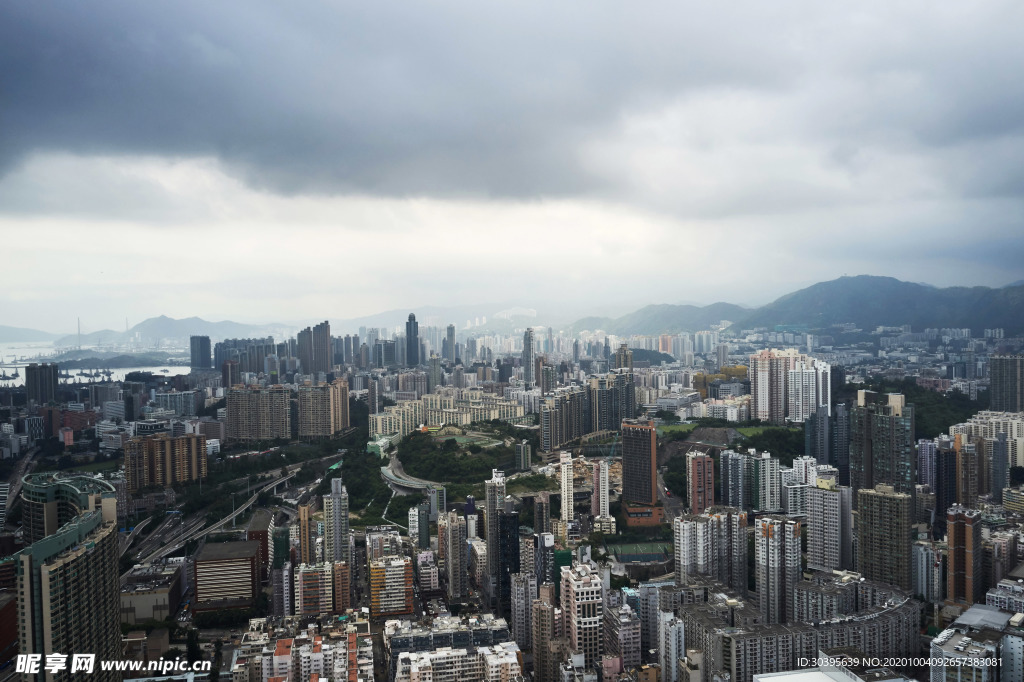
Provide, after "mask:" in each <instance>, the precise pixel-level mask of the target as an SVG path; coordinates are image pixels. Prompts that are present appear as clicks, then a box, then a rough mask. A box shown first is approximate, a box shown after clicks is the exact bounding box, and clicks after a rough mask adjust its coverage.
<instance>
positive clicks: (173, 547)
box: [139, 471, 295, 564]
mask: <svg viewBox="0 0 1024 682" xmlns="http://www.w3.org/2000/svg"><path fill="white" fill-rule="evenodd" d="M293 476H295V472H294V471H293V472H291V473H289V474H288V475H287V476H283V477H281V478H276V479H274V480H273V481H271V482H270V483H268V484H267V485H265V486H263V487H262V488H259V489H257V490H256V492H255V493H253V495H252V497H250V498H249V499H248V500H246V501H245V502H243V503H242V505H241V506H239V507H238V508H237V509H235V511H233V512H232V513H230V514H228V515H227V516H225V517H224V518H222V519H221V520H220V521H218V522H216V523H214V524H212V525H210V526H205V527H203V526H200V527H199V528H198V529H196V530H194V531H191V532H189V533H183V534H182V535H181V537H179V538H178V539H177V540H175V541H173V542H171V543H170V544H167V545H165V546H163V547H160V548H159V549H157V550H156V551H154V552H153V553H151V554H149V555H148V556H146V557H144V558H142V559H140V560H139V563H143V564H146V563H149V562H151V561H155V560H156V559H161V558H163V557H165V556H167V555H168V554H173V553H174V552H176V551H177V550H179V549H181V548H182V547H184V546H185V545H186V544H188V543H189V542H190V541H192V540H196V539H198V538H201V537H203V536H205V535H207V534H209V533H211V532H213V531H215V530H217V529H218V528H222V527H223V526H224V525H225V524H227V523H230V522H231V520H232V519H234V518H235V517H237V516H239V515H241V514H243V513H244V512H245V511H246V510H247V509H248V508H249V507H251V506H252V505H254V504H256V500H257V499H259V496H260V493H261V492H263V491H264V490H272V489H274V488H275V487H276V486H278V485H280V484H281V483H284V482H285V481H287V480H289V479H290V478H292V477H293ZM203 525H205V523H204V524H203Z"/></svg>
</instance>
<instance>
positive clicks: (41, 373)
mask: <svg viewBox="0 0 1024 682" xmlns="http://www.w3.org/2000/svg"><path fill="white" fill-rule="evenodd" d="M58 372H59V370H58V368H57V363H56V362H43V363H35V362H33V363H31V364H30V365H28V366H27V367H25V397H26V399H27V400H28V402H29V404H35V405H46V404H47V403H49V402H52V401H55V400H57V376H58Z"/></svg>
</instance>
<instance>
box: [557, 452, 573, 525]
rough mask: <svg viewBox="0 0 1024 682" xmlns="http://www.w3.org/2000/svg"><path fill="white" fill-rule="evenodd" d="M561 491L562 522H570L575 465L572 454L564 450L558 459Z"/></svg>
mask: <svg viewBox="0 0 1024 682" xmlns="http://www.w3.org/2000/svg"><path fill="white" fill-rule="evenodd" d="M558 475H559V492H560V494H561V498H562V507H561V518H562V523H569V522H570V521H572V518H573V493H574V491H575V488H574V487H573V467H572V455H571V454H570V453H568V452H563V453H562V454H561V456H560V457H559V460H558Z"/></svg>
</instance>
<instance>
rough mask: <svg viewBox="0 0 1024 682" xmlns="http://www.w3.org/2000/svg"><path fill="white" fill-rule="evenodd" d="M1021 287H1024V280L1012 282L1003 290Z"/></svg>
mask: <svg viewBox="0 0 1024 682" xmlns="http://www.w3.org/2000/svg"><path fill="white" fill-rule="evenodd" d="M1019 286H1024V279H1018V280H1017V281H1016V282H1010V283H1009V284H1004V285H1003V288H1004V289H1006V288H1008V287H1019Z"/></svg>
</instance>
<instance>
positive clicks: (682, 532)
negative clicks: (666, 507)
mask: <svg viewBox="0 0 1024 682" xmlns="http://www.w3.org/2000/svg"><path fill="white" fill-rule="evenodd" d="M714 531H715V529H714V527H713V526H712V524H711V519H710V518H709V517H707V516H698V515H695V514H683V515H682V516H677V517H676V518H675V519H673V520H672V535H673V547H674V548H675V554H676V556H675V565H676V585H686V584H688V583H689V582H690V581H691V580H693V578H694V577H695V576H698V575H715V574H716V573H717V572H718V553H717V552H716V546H715V540H716V538H715V537H714Z"/></svg>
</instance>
